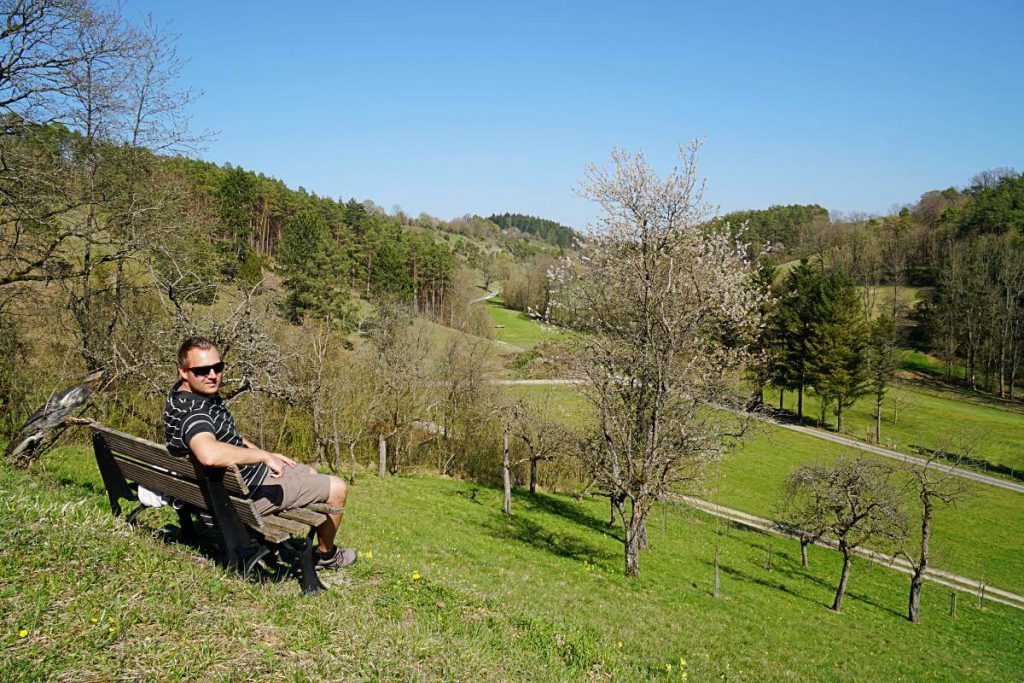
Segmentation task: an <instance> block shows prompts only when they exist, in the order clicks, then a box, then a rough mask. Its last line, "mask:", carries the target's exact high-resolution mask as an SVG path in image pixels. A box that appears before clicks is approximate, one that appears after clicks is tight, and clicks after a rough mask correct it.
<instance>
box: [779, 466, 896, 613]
mask: <svg viewBox="0 0 1024 683" xmlns="http://www.w3.org/2000/svg"><path fill="white" fill-rule="evenodd" d="M893 473H894V470H893V468H892V467H890V466H889V465H887V464H885V463H883V462H881V461H879V460H877V459H867V458H848V457H841V458H840V459H839V460H838V461H836V463H835V464H833V465H824V464H814V465H804V466H803V467H800V468H798V469H797V470H796V471H794V472H792V473H791V474H790V475H789V476H788V477H787V478H786V493H785V503H784V507H783V514H782V522H783V524H784V525H786V526H788V527H790V528H793V529H797V530H800V532H801V533H802V534H804V535H806V536H808V537H809V538H812V539H814V538H821V537H825V536H834V537H835V538H836V540H837V541H838V543H839V551H840V552H841V553H842V554H843V570H842V574H841V575H840V577H839V585H838V586H837V587H836V596H835V599H834V600H833V601H832V609H833V610H835V611H836V612H839V611H840V610H841V609H842V605H843V596H844V595H845V593H846V586H847V582H848V581H849V578H850V565H851V563H852V560H853V553H854V551H855V550H856V549H857V548H859V547H861V546H862V545H864V544H866V543H880V542H892V543H896V542H899V541H901V540H902V539H903V538H905V536H906V517H905V516H904V514H903V511H902V507H901V494H900V490H899V489H898V488H897V487H896V486H895V485H894V484H893V483H892V478H893Z"/></svg>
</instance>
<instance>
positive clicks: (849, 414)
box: [764, 382, 1024, 478]
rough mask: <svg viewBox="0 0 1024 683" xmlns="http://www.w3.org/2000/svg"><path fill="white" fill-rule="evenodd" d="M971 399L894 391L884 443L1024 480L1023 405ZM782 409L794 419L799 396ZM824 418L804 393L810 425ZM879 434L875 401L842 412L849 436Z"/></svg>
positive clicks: (915, 388) (773, 397)
mask: <svg viewBox="0 0 1024 683" xmlns="http://www.w3.org/2000/svg"><path fill="white" fill-rule="evenodd" d="M969 394H970V392H966V391H958V390H956V389H953V388H943V387H935V388H932V387H927V386H925V385H923V384H919V383H909V382H901V384H900V386H899V387H898V388H896V389H892V388H890V390H889V391H888V393H887V395H886V398H885V401H883V407H882V443H883V444H885V445H887V446H888V447H889V448H893V449H895V450H898V451H902V452H904V453H910V454H914V455H920V454H921V453H922V452H925V451H928V450H933V449H941V450H944V451H946V452H949V453H950V454H951V455H953V454H962V455H965V456H967V457H968V458H970V459H971V460H973V461H977V462H969V463H967V464H965V466H972V467H973V468H974V469H978V470H981V471H985V472H987V473H989V474H993V475H997V476H999V475H1002V476H1008V477H1011V478H1024V449H1022V448H1021V444H1024V404H1020V403H1016V404H1014V403H1009V402H1007V401H999V400H998V399H990V398H986V397H984V396H981V395H977V394H975V395H973V396H970V395H969ZM778 397H779V394H778V390H777V389H775V388H773V387H770V388H768V389H767V390H766V391H765V393H764V400H765V403H767V404H768V405H770V406H773V407H778V406H779V398H778ZM783 406H784V408H785V410H786V411H788V412H789V413H790V414H791V415H794V416H795V414H796V409H797V396H796V393H795V392H786V395H785V400H784V403H783ZM820 413H821V401H820V399H819V398H818V396H817V395H815V394H814V392H812V391H806V392H804V420H805V422H807V423H810V424H817V420H818V419H819V417H820ZM894 419H895V421H894ZM826 426H827V427H829V428H834V427H835V415H834V414H833V413H832V411H831V409H830V410H829V411H828V412H827V413H826ZM874 430H875V402H874V398H873V397H871V396H864V397H862V398H861V399H860V400H858V401H857V402H856V403H855V404H854V405H853V406H851V407H849V408H845V409H844V410H843V433H844V434H847V435H849V436H852V437H854V438H857V439H861V440H863V441H867V442H869V443H873V441H874Z"/></svg>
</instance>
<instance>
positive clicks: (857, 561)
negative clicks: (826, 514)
mask: <svg viewBox="0 0 1024 683" xmlns="http://www.w3.org/2000/svg"><path fill="white" fill-rule="evenodd" d="M732 526H733V528H735V529H737V530H742V531H744V532H746V533H752V534H754V537H753V538H749V537H748V538H743V537H742V536H740V535H738V534H735V533H733V534H732V535H731V537H732V539H733V540H734V541H738V542H739V543H742V544H744V545H746V546H748V547H749V548H750V549H751V550H754V551H757V552H758V553H765V552H766V547H767V545H766V544H769V543H770V544H771V547H772V569H771V570H767V569H765V572H766V573H768V572H770V573H772V574H777V575H778V576H780V577H781V578H786V579H792V580H795V581H808V582H810V583H812V584H815V585H816V586H819V587H820V588H822V589H824V590H826V591H829V592H831V593H832V595H833V597H834V596H835V592H836V586H837V585H838V582H839V570H838V569H837V570H836V576H835V582H832V581H829V580H826V579H823V578H821V577H820V576H817V575H816V574H814V573H812V571H811V570H810V568H807V569H805V568H804V567H803V565H802V564H801V563H800V560H799V559H798V557H797V554H796V553H798V552H799V547H800V543H799V541H797V540H795V539H784V538H780V537H778V536H774V535H772V534H768V533H766V532H764V531H761V530H760V529H752V528H750V527H745V526H743V525H741V524H733V525H732ZM818 550H821V551H823V552H833V553H835V554H836V556H837V557H838V556H839V552H838V551H836V550H830V549H828V548H818ZM868 562H870V561H869V560H864V559H863V558H854V566H853V569H852V570H851V571H850V581H851V583H852V582H854V581H856V579H857V574H859V573H861V572H857V571H856V569H857V566H858V565H861V566H863V565H864V564H865V563H868ZM705 564H707V565H708V566H712V563H710V562H705ZM720 569H721V570H722V571H723V572H725V571H727V570H726V568H725V567H724V566H721V565H720ZM875 569H885V568H884V567H880V566H877V565H876V566H872V567H870V570H871V571H874V570H875ZM733 571H736V572H738V570H733ZM885 571H890V570H888V569H885ZM866 572H867V569H865V571H864V573H866ZM745 578H750V580H752V581H754V582H755V583H759V584H761V585H764V586H768V587H773V588H780V590H783V591H784V592H786V593H790V594H791V595H795V596H797V597H800V598H803V599H807V600H811V602H815V603H817V602H818V601H817V600H814V599H812V598H807V597H806V596H803V595H800V594H798V593H796V592H794V591H792V590H791V589H788V588H782V586H783V584H778V585H775V584H773V583H772V582H770V581H767V579H760V580H759V579H757V578H755V577H747V576H745ZM845 599H850V600H856V601H858V602H862V603H864V604H866V605H870V606H872V607H874V608H876V609H880V610H882V611H883V612H888V613H889V614H892V615H894V616H896V617H899V618H901V619H902V618H903V617H904V616H905V615H904V614H903V613H902V612H899V611H897V610H894V609H892V608H891V607H887V606H885V605H883V604H881V603H879V602H877V601H875V600H873V599H872V598H870V597H868V595H867V594H865V593H860V592H857V591H855V590H850V589H849V588H847V590H846V595H845V596H844V600H845ZM820 604H823V605H824V606H825V607H828V608H830V607H831V606H832V602H831V600H829V601H828V602H827V603H820Z"/></svg>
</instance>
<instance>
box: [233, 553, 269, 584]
mask: <svg viewBox="0 0 1024 683" xmlns="http://www.w3.org/2000/svg"><path fill="white" fill-rule="evenodd" d="M269 554H270V548H268V547H267V546H265V545H264V546H260V547H259V549H258V550H257V551H256V552H254V553H253V554H252V555H250V556H248V557H246V558H243V559H241V560H240V562H241V567H240V570H241V573H242V578H243V579H249V578H251V576H252V571H253V570H254V569H255V568H256V564H257V563H258V562H259V561H260V560H262V559H263V558H264V557H266V556H267V555H269Z"/></svg>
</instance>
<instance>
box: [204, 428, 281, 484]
mask: <svg viewBox="0 0 1024 683" xmlns="http://www.w3.org/2000/svg"><path fill="white" fill-rule="evenodd" d="M188 447H189V449H190V450H191V451H192V452H193V453H195V456H196V459H197V460H198V461H199V462H201V463H203V464H204V465H206V466H207V467H227V466H228V465H253V464H256V463H263V464H265V465H266V466H267V469H269V470H270V476H272V477H280V476H281V472H282V471H283V470H284V468H285V467H293V466H294V465H295V461H294V460H292V459H291V458H286V457H285V456H283V455H281V454H280V453H270V452H268V451H265V450H263V449H262V448H256V447H255V446H250V447H249V448H242V447H241V446H232V445H231V444H229V443H223V442H221V441H217V438H216V437H215V436H214V435H213V433H212V432H199V433H198V434H196V435H195V436H193V437H192V438H191V439H190V440H189V442H188Z"/></svg>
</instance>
